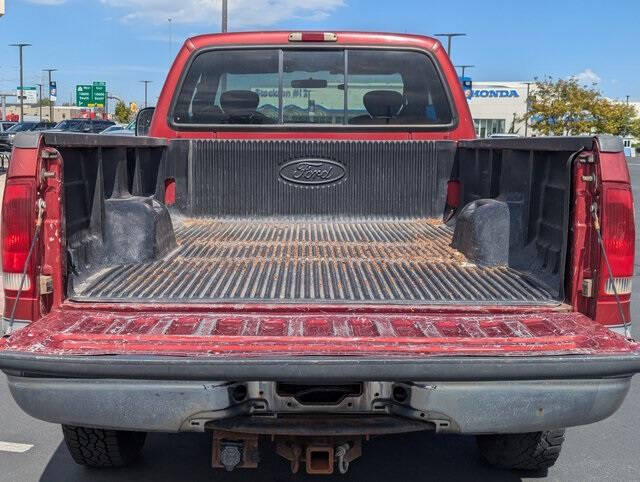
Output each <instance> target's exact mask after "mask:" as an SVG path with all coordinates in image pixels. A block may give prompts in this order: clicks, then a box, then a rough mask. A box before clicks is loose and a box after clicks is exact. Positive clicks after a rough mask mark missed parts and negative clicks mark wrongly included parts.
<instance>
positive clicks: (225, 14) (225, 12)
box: [221, 0, 229, 33]
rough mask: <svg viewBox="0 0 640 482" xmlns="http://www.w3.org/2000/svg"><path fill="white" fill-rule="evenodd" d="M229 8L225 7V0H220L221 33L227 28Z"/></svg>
mask: <svg viewBox="0 0 640 482" xmlns="http://www.w3.org/2000/svg"><path fill="white" fill-rule="evenodd" d="M228 21H229V10H228V7H227V0H222V23H221V25H222V29H221V30H222V33H226V32H227V30H228V28H227V27H228Z"/></svg>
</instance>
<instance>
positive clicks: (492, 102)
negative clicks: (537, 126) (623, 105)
mask: <svg viewBox="0 0 640 482" xmlns="http://www.w3.org/2000/svg"><path fill="white" fill-rule="evenodd" d="M534 89H535V83H534V82H473V84H472V88H471V89H470V90H465V93H466V95H467V100H468V101H469V108H470V109H471V115H472V116H473V121H474V123H475V128H476V135H477V136H478V137H491V136H492V135H495V134H511V133H512V134H516V135H519V136H524V135H529V136H532V135H536V132H535V131H534V130H532V129H531V127H527V126H525V123H524V122H521V121H520V119H521V118H522V117H523V116H524V114H525V113H526V111H527V96H528V92H529V93H531V92H533V90H534ZM630 104H631V105H633V106H634V107H635V109H636V112H637V113H638V115H639V116H640V102H630ZM639 143H640V140H639V139H634V138H631V137H630V138H626V139H624V145H625V147H633V146H635V145H636V144H639ZM633 154H635V152H634V153H633Z"/></svg>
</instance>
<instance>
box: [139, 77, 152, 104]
mask: <svg viewBox="0 0 640 482" xmlns="http://www.w3.org/2000/svg"><path fill="white" fill-rule="evenodd" d="M140 82H142V83H143V84H144V107H145V108H146V107H147V86H148V85H149V84H150V83H151V82H153V81H152V80H141V81H140Z"/></svg>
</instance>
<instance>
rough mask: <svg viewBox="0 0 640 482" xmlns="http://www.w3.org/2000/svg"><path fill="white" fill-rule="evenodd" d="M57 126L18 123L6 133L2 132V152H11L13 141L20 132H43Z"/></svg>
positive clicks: (0, 135)
mask: <svg viewBox="0 0 640 482" xmlns="http://www.w3.org/2000/svg"><path fill="white" fill-rule="evenodd" d="M54 125H55V124H54V123H52V122H31V121H27V122H18V123H15V124H13V125H12V126H10V127H9V128H8V129H7V130H6V131H4V132H0V151H10V150H11V146H12V145H13V139H14V138H15V136H16V134H17V133H18V132H28V131H42V130H45V129H50V128H51V127H53V126H54Z"/></svg>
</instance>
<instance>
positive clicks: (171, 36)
mask: <svg viewBox="0 0 640 482" xmlns="http://www.w3.org/2000/svg"><path fill="white" fill-rule="evenodd" d="M167 22H169V67H171V44H172V43H173V29H172V28H171V27H172V22H173V19H172V18H171V17H169V18H168V19H167Z"/></svg>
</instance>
